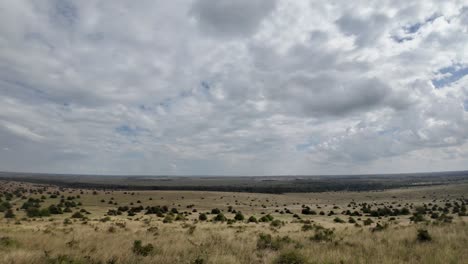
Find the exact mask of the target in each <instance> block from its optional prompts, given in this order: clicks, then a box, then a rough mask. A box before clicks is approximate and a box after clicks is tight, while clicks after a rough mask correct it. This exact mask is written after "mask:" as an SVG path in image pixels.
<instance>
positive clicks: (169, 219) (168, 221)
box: [163, 214, 174, 224]
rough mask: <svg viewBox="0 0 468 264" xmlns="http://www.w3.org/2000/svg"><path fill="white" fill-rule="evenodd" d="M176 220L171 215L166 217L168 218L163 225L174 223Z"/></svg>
mask: <svg viewBox="0 0 468 264" xmlns="http://www.w3.org/2000/svg"><path fill="white" fill-rule="evenodd" d="M173 220H174V217H173V216H172V215H170V214H168V215H166V217H164V219H163V223H165V224H167V223H172V221H173Z"/></svg>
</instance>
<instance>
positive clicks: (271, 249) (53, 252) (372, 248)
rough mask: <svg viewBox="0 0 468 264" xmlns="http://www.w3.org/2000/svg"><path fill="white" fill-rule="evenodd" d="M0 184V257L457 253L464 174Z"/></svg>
mask: <svg viewBox="0 0 468 264" xmlns="http://www.w3.org/2000/svg"><path fill="white" fill-rule="evenodd" d="M0 193H2V196H1V197H0V199H1V200H2V202H0V204H2V207H0V209H1V211H3V212H2V213H1V216H0V263H197V264H201V263H467V261H468V250H467V248H468V225H467V224H468V223H467V222H468V216H466V203H467V202H468V201H467V196H468V184H467V183H456V184H441V185H432V186H419V187H411V188H395V189H389V190H383V191H362V192H352V191H342V192H317V193H284V194H266V193H246V192H202V191H176V190H171V191H162V190H103V189H80V188H67V187H60V186H55V185H45V184H37V183H27V182H20V181H4V180H3V181H2V180H0ZM9 207H11V208H10V209H8V208H9ZM8 212H11V213H12V214H13V215H7V213H8ZM202 215H203V216H206V220H204V217H203V216H202ZM418 230H423V231H418ZM424 231H427V232H428V233H427V234H428V236H426V235H425V234H426V233H425V232H424ZM418 234H419V236H418ZM135 241H141V245H140V244H139V242H135ZM135 243H136V244H135ZM149 244H151V246H148V245H149Z"/></svg>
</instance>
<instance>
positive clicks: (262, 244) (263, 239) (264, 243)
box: [257, 233, 291, 250]
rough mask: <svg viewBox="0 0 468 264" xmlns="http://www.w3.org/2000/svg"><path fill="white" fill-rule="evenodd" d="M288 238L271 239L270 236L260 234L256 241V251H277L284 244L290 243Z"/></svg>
mask: <svg viewBox="0 0 468 264" xmlns="http://www.w3.org/2000/svg"><path fill="white" fill-rule="evenodd" d="M290 242H291V239H290V238H289V237H288V236H284V237H279V236H277V237H275V238H273V237H272V236H271V235H270V234H264V233H261V234H259V235H258V239H257V249H271V250H279V249H280V248H281V247H282V246H283V245H284V244H287V243H290Z"/></svg>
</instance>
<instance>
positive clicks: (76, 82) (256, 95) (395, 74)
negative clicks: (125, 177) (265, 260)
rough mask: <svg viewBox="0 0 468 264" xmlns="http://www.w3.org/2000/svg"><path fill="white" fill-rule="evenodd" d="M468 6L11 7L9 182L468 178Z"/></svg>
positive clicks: (272, 2) (278, 2)
mask: <svg viewBox="0 0 468 264" xmlns="http://www.w3.org/2000/svg"><path fill="white" fill-rule="evenodd" d="M467 139H468V1H466V0H465V1H459V0H452V1H439V0H414V1H407V0H405V1H402V0H392V1H383V0H379V1H370V0H367V1H359V0H358V1H348V0H343V1H334V0H332V1H314V0H311V1H300V0H236V1H228V0H216V1H210V0H193V1H192V0H180V1H154V0H151V1H150V0H148V1H146V0H142V1H123V0H115V1H97V0H90V1H71V0H47V1H46V0H44V1H34V0H30V1H28V0H15V1H8V0H0V170H2V171H20V172H44V173H78V174H81V173H83V174H140V175H141V174H150V175H299V174H307V175H315V174H362V173H401V172H423V171H447V170H466V169H468V141H467Z"/></svg>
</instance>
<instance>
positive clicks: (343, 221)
mask: <svg viewBox="0 0 468 264" xmlns="http://www.w3.org/2000/svg"><path fill="white" fill-rule="evenodd" d="M333 222H335V223H346V222H345V220H343V219H341V218H339V217H335V219H333Z"/></svg>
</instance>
